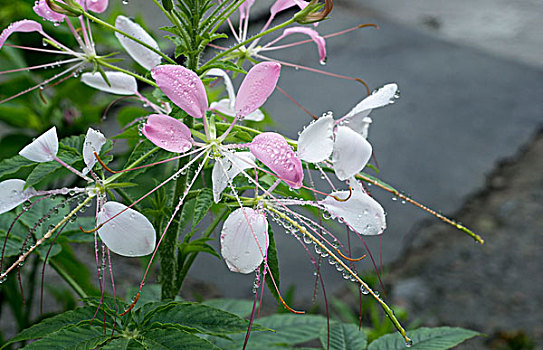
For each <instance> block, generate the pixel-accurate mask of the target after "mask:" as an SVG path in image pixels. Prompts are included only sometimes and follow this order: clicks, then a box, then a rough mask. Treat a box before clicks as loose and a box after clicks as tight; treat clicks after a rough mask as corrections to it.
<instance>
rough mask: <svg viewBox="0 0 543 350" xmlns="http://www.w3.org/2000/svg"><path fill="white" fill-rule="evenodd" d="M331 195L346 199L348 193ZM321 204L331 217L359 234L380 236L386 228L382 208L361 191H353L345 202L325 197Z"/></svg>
mask: <svg viewBox="0 0 543 350" xmlns="http://www.w3.org/2000/svg"><path fill="white" fill-rule="evenodd" d="M332 195H334V196H337V197H338V198H347V197H348V196H349V192H348V191H337V192H333V193H332ZM321 203H322V204H323V205H324V207H325V208H326V210H327V211H328V212H329V213H330V214H331V215H332V216H334V217H336V218H339V219H340V220H341V221H342V222H344V223H345V224H346V225H348V226H349V228H350V229H352V230H354V231H356V232H358V233H359V234H362V235H380V234H381V233H383V231H384V230H385V229H386V227H387V225H386V219H385V211H384V210H383V207H382V206H381V205H380V204H379V203H378V202H377V201H376V200H375V199H373V198H371V197H370V196H368V195H367V194H366V193H363V192H361V191H353V194H352V195H351V198H349V199H348V200H347V201H345V202H340V201H338V200H336V199H334V198H333V197H326V199H324V200H323V201H322V202H321Z"/></svg>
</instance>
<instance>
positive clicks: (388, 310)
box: [266, 206, 412, 344]
mask: <svg viewBox="0 0 543 350" xmlns="http://www.w3.org/2000/svg"><path fill="white" fill-rule="evenodd" d="M266 209H268V210H270V211H272V212H274V213H275V214H277V215H278V216H279V217H281V219H283V220H286V221H288V222H289V223H290V224H291V225H292V226H294V227H296V228H297V229H298V231H300V233H302V234H303V235H304V236H307V237H308V238H309V239H311V240H312V241H313V243H315V244H316V245H318V246H319V247H320V248H321V249H322V250H323V251H325V252H326V253H328V255H329V256H330V258H332V259H334V261H336V262H337V263H338V264H339V265H341V267H343V269H344V270H345V271H346V272H347V273H348V274H349V275H351V276H352V277H354V278H355V279H356V281H357V282H358V283H359V284H360V286H361V288H364V289H365V290H367V291H368V292H369V294H371V296H372V297H373V298H374V299H375V300H376V301H377V302H378V303H379V304H380V305H381V308H382V309H383V311H384V312H385V314H386V315H387V316H388V317H389V318H390V321H391V322H392V324H393V325H394V327H396V329H397V330H398V332H400V334H401V336H402V337H403V338H404V340H405V342H406V344H407V343H411V342H412V341H411V339H410V338H409V337H408V336H407V334H406V332H405V329H404V328H403V326H402V325H401V324H400V321H398V319H397V318H396V315H394V312H393V311H392V309H391V308H390V307H389V306H388V305H387V304H386V303H385V302H384V301H383V299H381V297H380V296H379V295H378V294H377V293H376V292H374V291H373V290H372V289H371V288H370V286H369V285H368V284H367V283H366V282H364V281H363V280H362V279H361V278H360V277H359V276H358V274H357V273H355V272H354V271H353V270H352V269H351V268H350V267H349V266H348V265H347V264H345V263H344V262H343V260H341V259H340V258H338V257H337V256H336V255H335V254H334V252H332V251H331V250H330V249H329V248H328V247H327V246H326V245H324V244H323V243H322V242H321V241H320V240H318V239H317V238H316V237H315V236H313V235H312V234H311V233H310V232H309V231H308V230H307V229H306V228H305V227H304V226H301V225H300V224H299V223H298V222H297V221H295V220H293V219H291V218H290V217H289V216H287V215H286V214H285V213H283V212H281V211H279V210H277V209H275V208H274V207H272V206H266Z"/></svg>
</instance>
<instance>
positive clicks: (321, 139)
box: [298, 114, 334, 163]
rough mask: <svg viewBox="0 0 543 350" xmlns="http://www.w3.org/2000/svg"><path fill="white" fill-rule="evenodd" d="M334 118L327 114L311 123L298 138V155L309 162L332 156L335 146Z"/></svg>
mask: <svg viewBox="0 0 543 350" xmlns="http://www.w3.org/2000/svg"><path fill="white" fill-rule="evenodd" d="M333 127H334V119H333V117H332V115H330V114H326V115H324V116H322V117H320V118H319V119H317V120H316V121H314V122H312V123H311V124H309V126H308V127H306V128H305V129H304V131H302V133H301V134H300V137H299V138H298V156H299V157H300V159H301V160H305V161H306V162H309V163H318V162H322V161H323V160H325V159H327V158H328V157H330V154H332V150H333V147H334V134H333Z"/></svg>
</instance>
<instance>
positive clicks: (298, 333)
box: [213, 314, 326, 350]
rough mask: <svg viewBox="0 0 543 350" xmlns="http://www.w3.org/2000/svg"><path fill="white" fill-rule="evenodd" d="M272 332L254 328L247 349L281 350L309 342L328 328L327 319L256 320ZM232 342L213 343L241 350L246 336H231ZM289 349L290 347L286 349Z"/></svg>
mask: <svg viewBox="0 0 543 350" xmlns="http://www.w3.org/2000/svg"><path fill="white" fill-rule="evenodd" d="M256 321H257V322H258V324H259V325H260V326H262V327H265V328H269V329H270V330H274V331H272V332H270V331H263V332H260V331H257V329H255V328H253V331H252V333H251V337H250V338H249V343H248V347H247V349H254V350H256V349H263V348H265V349H267V350H268V349H281V348H282V347H284V346H290V345H296V344H301V343H305V342H308V341H310V340H313V339H317V338H318V337H319V330H320V329H321V328H322V327H326V318H324V317H322V316H315V315H293V314H276V315H272V316H269V317H263V318H259V319H257V320H256ZM230 338H232V341H229V340H226V339H219V338H214V339H213V341H214V343H215V344H217V345H218V346H219V347H221V348H222V349H225V350H235V349H240V348H241V347H242V345H243V341H244V339H245V334H236V335H233V336H230ZM285 348H287V349H288V347H285Z"/></svg>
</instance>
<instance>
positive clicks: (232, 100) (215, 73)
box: [206, 68, 236, 109]
mask: <svg viewBox="0 0 543 350" xmlns="http://www.w3.org/2000/svg"><path fill="white" fill-rule="evenodd" d="M206 75H211V76H214V77H221V78H223V79H224V85H225V86H226V93H227V94H228V100H229V101H230V103H231V104H232V109H234V103H235V101H236V94H235V93H234V85H232V80H231V79H230V77H229V76H228V73H226V72H225V71H223V70H222V69H218V68H213V69H210V70H209V71H208V72H207V73H206Z"/></svg>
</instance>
